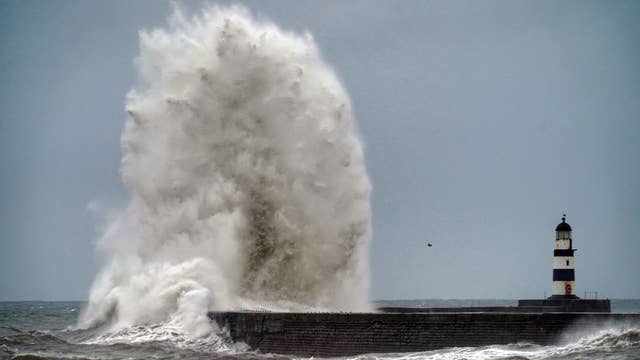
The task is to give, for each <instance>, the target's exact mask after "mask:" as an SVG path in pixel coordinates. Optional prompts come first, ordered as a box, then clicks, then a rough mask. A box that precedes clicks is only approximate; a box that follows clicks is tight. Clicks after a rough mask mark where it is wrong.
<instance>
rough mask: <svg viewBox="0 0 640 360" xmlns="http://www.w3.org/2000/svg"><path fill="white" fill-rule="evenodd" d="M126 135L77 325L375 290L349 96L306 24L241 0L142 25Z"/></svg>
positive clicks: (330, 305) (186, 320) (323, 300)
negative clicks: (117, 195) (287, 25)
mask: <svg viewBox="0 0 640 360" xmlns="http://www.w3.org/2000/svg"><path fill="white" fill-rule="evenodd" d="M136 65H137V70H138V74H139V79H138V82H137V84H136V85H135V87H134V88H133V89H132V90H131V91H130V92H129V94H128V95H127V98H126V110H127V112H128V114H129V116H128V119H127V121H126V125H125V128H124V130H123V133H122V137H121V147H122V153H123V155H122V164H121V172H122V178H123V181H124V183H125V184H126V186H127V187H128V189H129V190H130V192H131V193H132V195H131V197H132V199H131V201H130V203H129V205H128V207H127V208H126V209H125V210H124V211H122V212H121V213H119V214H117V215H116V216H114V217H113V218H112V219H111V221H110V222H109V223H108V226H107V227H106V229H105V231H104V233H103V234H102V236H101V237H100V239H99V240H98V245H97V246H98V248H99V250H100V251H102V252H103V253H105V254H106V257H107V262H106V265H105V266H104V268H103V269H101V271H100V272H99V274H98V276H97V278H96V279H95V281H94V284H93V286H92V289H91V292H90V298H89V303H88V305H87V308H86V310H85V311H84V313H83V315H82V317H81V320H80V325H81V326H95V325H97V324H100V323H104V322H105V321H107V319H110V321H111V323H112V324H113V325H114V326H118V327H121V328H122V327H127V326H133V325H140V324H153V323H161V322H166V321H168V322H175V323H178V324H180V325H181V326H183V327H185V329H186V330H188V331H191V332H192V333H195V334H196V335H202V334H204V333H206V332H207V331H208V329H209V326H208V320H207V318H206V312H207V310H212V309H216V310H228V309H266V310H284V311H287V310H310V311H313V310H343V311H363V310H367V309H368V308H369V305H368V300H367V298H368V243H369V240H370V237H371V209H370V201H369V198H370V191H371V185H370V181H369V178H368V176H367V173H366V168H365V163H364V155H363V148H362V144H361V142H360V140H359V139H358V136H357V134H356V131H355V124H354V119H353V116H352V112H351V106H350V101H349V98H348V95H347V94H346V92H345V90H344V89H343V87H342V86H341V84H340V82H339V80H338V79H337V77H336V75H335V74H334V72H333V71H332V70H331V68H330V67H329V66H327V65H326V64H325V63H324V62H323V60H322V58H321V56H320V53H319V50H318V48H317V46H316V45H315V43H314V41H313V39H312V38H311V36H310V35H308V34H304V35H298V34H293V33H288V32H284V31H282V30H280V29H279V28H278V27H277V26H275V25H273V24H271V23H269V22H266V21H262V20H256V19H254V18H252V17H251V15H250V14H249V13H248V11H246V10H244V9H243V8H239V7H231V8H219V7H213V8H209V9H206V10H204V11H203V12H202V13H200V14H198V15H196V16H194V17H187V16H185V15H184V14H183V13H182V12H181V11H180V9H176V10H175V11H174V13H173V15H172V16H171V18H170V20H169V25H168V27H167V28H165V29H156V30H153V31H142V32H141V33H140V54H139V56H138V57H137V59H136Z"/></svg>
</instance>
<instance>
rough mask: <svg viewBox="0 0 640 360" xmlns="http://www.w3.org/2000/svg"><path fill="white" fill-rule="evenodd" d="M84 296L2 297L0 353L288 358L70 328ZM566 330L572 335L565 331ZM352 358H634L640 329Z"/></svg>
mask: <svg viewBox="0 0 640 360" xmlns="http://www.w3.org/2000/svg"><path fill="white" fill-rule="evenodd" d="M377 303H378V304H381V305H387V306H406V305H411V306H427V307H431V306H495V305H512V304H513V301H512V300H405V301H379V302H377ZM84 305H85V304H84V303H83V302H0V359H221V358H229V359H247V358H249V359H290V358H291V357H286V356H278V355H272V354H259V353H253V352H246V351H243V350H242V349H241V348H238V347H237V346H235V345H234V344H232V343H230V342H228V341H227V340H225V339H224V336H222V337H207V338H202V339H192V338H189V337H186V336H184V335H182V334H181V333H180V332H179V331H177V330H176V329H171V328H170V327H167V326H166V325H158V326H138V327H131V328H127V329H124V330H120V331H118V332H116V333H110V332H108V331H106V330H105V329H101V328H93V329H88V330H77V329H74V325H75V324H76V322H77V319H78V314H79V313H80V311H81V309H82V307H83V306H84ZM612 306H613V311H614V312H640V300H613V301H612ZM567 335H571V334H567ZM351 359H460V360H461V359H640V329H639V328H638V327H637V326H635V327H634V326H629V325H625V326H623V325H620V326H613V327H611V328H607V329H594V330H593V331H591V332H589V333H585V334H581V335H575V334H574V335H573V338H572V340H570V341H569V342H566V343H563V344H558V345H556V346H539V345H533V344H511V345H493V346H484V347H470V348H448V349H441V350H436V351H428V352H420V353H402V354H367V355H362V356H357V357H353V358H351Z"/></svg>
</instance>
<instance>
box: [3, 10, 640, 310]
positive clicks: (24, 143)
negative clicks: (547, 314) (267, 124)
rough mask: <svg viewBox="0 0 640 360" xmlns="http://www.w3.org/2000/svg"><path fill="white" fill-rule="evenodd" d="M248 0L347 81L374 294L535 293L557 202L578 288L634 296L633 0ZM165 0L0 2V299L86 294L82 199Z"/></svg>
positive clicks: (108, 167) (636, 64) (637, 39)
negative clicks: (569, 236)
mask: <svg viewBox="0 0 640 360" xmlns="http://www.w3.org/2000/svg"><path fill="white" fill-rule="evenodd" d="M245 4H246V5H247V7H249V8H250V9H251V10H252V11H253V12H254V13H255V14H258V15H259V16H262V17H266V18H269V19H271V20H273V21H274V22H276V23H277V24H279V25H280V26H281V27H282V28H284V29H287V30H293V31H297V32H300V31H305V30H308V31H309V32H311V33H312V34H313V36H314V38H315V39H316V41H317V42H318V44H319V47H320V48H321V49H322V51H323V54H324V57H325V58H326V60H327V62H329V63H330V64H331V65H332V66H333V67H334V68H335V70H336V72H337V73H338V74H339V75H340V77H341V78H342V81H343V83H344V85H345V87H346V88H347V90H348V92H349V93H350V95H351V98H352V101H353V105H354V109H355V115H356V118H357V121H358V124H359V128H360V132H361V135H362V138H363V139H364V141H365V143H366V157H367V165H368V170H369V174H370V176H371V179H372V182H373V186H374V190H373V212H374V223H373V227H374V238H373V243H372V246H371V269H372V270H371V272H372V274H371V275H372V276H371V277H372V289H371V296H372V298H374V299H406V298H514V299H515V298H533V297H542V296H543V295H544V293H545V292H546V293H547V295H548V294H549V292H550V289H551V278H552V272H551V269H552V255H553V241H554V236H555V234H554V228H555V226H556V224H557V223H558V222H559V221H560V217H561V215H562V213H563V212H566V213H567V215H568V218H567V221H568V222H569V223H570V224H571V225H572V226H573V228H574V236H573V238H574V246H575V247H576V248H577V249H578V252H577V253H576V291H577V293H578V295H579V296H582V294H583V292H584V291H599V294H600V296H607V297H611V298H640V260H639V255H640V160H639V156H640V140H639V136H640V21H638V19H640V2H638V1H582V0H580V1H537V0H536V1H471V0H470V1H411V2H409V1H407V2H396V1H380V2H373V1H349V2H343V1H331V2H326V1H322V2H320V1H273V2H247V3H245ZM186 6H187V8H190V9H194V10H195V9H197V8H198V7H199V6H200V5H199V4H196V3H191V2H189V3H187V5H186ZM170 11H171V7H170V4H169V3H163V2H156V1H109V2H104V1H55V2H54V1H51V2H48V1H7V0H3V1H2V2H0V165H1V167H0V198H1V199H2V203H1V205H0V300H36V299H41V300H75V299H85V298H86V296H87V291H88V288H89V286H90V284H91V281H92V279H93V277H94V275H95V273H96V271H97V268H98V264H99V263H100V259H99V258H98V257H97V255H96V254H95V252H94V246H93V244H94V241H95V238H96V234H97V232H96V231H97V230H96V226H99V224H100V219H98V218H96V217H94V215H92V213H91V212H90V211H88V209H87V207H88V206H87V205H88V204H89V203H90V202H92V201H95V200H98V201H101V202H103V203H106V204H108V205H109V206H113V207H119V206H124V204H126V202H127V199H128V194H127V191H126V189H125V188H124V186H123V184H122V182H121V180H120V175H119V161H120V148H119V136H120V132H121V129H122V126H123V124H124V119H125V117H126V116H125V113H124V96H125V93H126V92H127V91H128V89H129V88H130V87H131V86H132V85H133V83H134V78H135V71H134V66H133V58H134V57H135V56H136V54H137V51H138V38H137V34H138V31H139V30H140V29H142V28H153V27H158V26H163V25H164V24H165V19H166V17H167V16H168V15H169V14H170ZM427 242H430V243H432V244H433V247H430V248H429V247H427V246H426V243H427Z"/></svg>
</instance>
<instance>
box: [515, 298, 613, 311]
mask: <svg viewBox="0 0 640 360" xmlns="http://www.w3.org/2000/svg"><path fill="white" fill-rule="evenodd" d="M518 307H520V308H529V309H537V311H539V312H605V313H608V312H611V302H610V301H609V300H608V299H580V298H578V297H577V296H575V295H554V296H552V297H550V298H548V299H541V300H538V299H534V300H518Z"/></svg>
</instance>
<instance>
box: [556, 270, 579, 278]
mask: <svg viewBox="0 0 640 360" xmlns="http://www.w3.org/2000/svg"><path fill="white" fill-rule="evenodd" d="M575 279H576V275H575V272H574V269H553V281H574V280H575Z"/></svg>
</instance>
